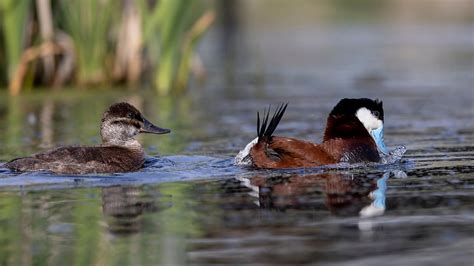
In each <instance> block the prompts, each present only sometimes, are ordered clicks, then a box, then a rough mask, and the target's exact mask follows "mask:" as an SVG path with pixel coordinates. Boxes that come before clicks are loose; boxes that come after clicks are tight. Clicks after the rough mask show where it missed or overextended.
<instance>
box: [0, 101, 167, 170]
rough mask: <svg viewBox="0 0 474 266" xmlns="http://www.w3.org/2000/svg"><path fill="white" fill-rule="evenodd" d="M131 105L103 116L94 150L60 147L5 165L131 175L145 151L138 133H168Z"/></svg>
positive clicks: (122, 105) (116, 106)
mask: <svg viewBox="0 0 474 266" xmlns="http://www.w3.org/2000/svg"><path fill="white" fill-rule="evenodd" d="M169 132H170V130H169V129H164V128H159V127H157V126H155V125H153V124H152V123H150V122H149V121H148V120H146V119H145V118H144V117H143V116H142V114H141V113H140V112H139V111H138V110H137V109H136V108H135V107H133V106H132V105H130V104H128V103H116V104H113V105H112V106H110V107H109V109H108V110H107V111H105V113H104V115H103V117H102V124H101V127H100V135H101V136H102V144H101V145H99V146H94V147H74V146H69V147H60V148H57V149H53V150H50V151H46V152H43V153H38V154H35V155H33V156H31V157H23V158H17V159H14V160H12V161H10V162H8V163H6V164H5V165H4V167H7V168H10V169H12V170H15V171H42V170H45V171H51V172H54V173H60V174H86V173H116V172H130V171H136V170H138V169H140V168H142V166H143V164H144V162H145V151H144V150H143V148H142V146H141V145H140V143H138V141H137V140H135V136H136V135H138V134H139V133H153V134H166V133H169Z"/></svg>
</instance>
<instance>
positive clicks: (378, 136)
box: [370, 126, 388, 155]
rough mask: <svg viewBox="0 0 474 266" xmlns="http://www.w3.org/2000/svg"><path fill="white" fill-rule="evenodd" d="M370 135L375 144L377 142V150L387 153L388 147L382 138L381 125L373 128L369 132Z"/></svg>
mask: <svg viewBox="0 0 474 266" xmlns="http://www.w3.org/2000/svg"><path fill="white" fill-rule="evenodd" d="M370 135H371V136H372V138H373V139H374V141H375V144H377V149H378V150H379V152H381V153H383V154H385V155H388V149H387V146H385V143H384V140H383V126H381V127H379V128H377V129H374V130H372V131H371V132H370Z"/></svg>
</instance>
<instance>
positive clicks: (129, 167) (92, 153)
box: [4, 146, 145, 174]
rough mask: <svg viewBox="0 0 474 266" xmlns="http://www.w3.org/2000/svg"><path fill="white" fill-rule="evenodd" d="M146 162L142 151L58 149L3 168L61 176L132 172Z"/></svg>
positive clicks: (100, 147) (101, 148)
mask: <svg viewBox="0 0 474 266" xmlns="http://www.w3.org/2000/svg"><path fill="white" fill-rule="evenodd" d="M144 162H145V154H144V152H143V150H142V149H134V148H127V147H121V146H97V147H73V146H68V147H61V148H57V149H54V150H50V151H47V152H44V153H39V154H36V155H33V156H31V157H23V158H17V159H14V160H12V161H10V162H8V163H6V164H5V165H4V167H7V168H10V169H12V170H16V171H51V172H54V173H61V174H86V173H114V172H129V171H135V170H138V169H140V168H141V167H142V165H143V163H144Z"/></svg>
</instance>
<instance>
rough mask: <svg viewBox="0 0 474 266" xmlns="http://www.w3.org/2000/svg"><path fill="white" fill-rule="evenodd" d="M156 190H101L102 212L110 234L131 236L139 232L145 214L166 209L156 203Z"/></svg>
mask: <svg viewBox="0 0 474 266" xmlns="http://www.w3.org/2000/svg"><path fill="white" fill-rule="evenodd" d="M154 194H156V190H155V191H153V192H150V191H147V190H145V189H144V188H143V187H134V186H113V187H106V188H102V211H103V214H104V216H105V219H106V223H107V226H108V230H109V232H110V233H112V234H122V235H123V234H133V233H137V232H139V231H141V229H142V227H143V224H144V221H143V219H144V218H143V215H144V214H145V213H154V212H158V211H161V210H163V209H166V208H167V207H166V206H162V204H161V205H159V204H158V203H157V202H158V200H157V197H156V195H154Z"/></svg>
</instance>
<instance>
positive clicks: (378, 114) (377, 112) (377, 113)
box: [372, 111, 380, 117]
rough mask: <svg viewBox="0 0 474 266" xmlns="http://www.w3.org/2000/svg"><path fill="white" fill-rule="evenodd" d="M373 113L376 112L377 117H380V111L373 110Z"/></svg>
mask: <svg viewBox="0 0 474 266" xmlns="http://www.w3.org/2000/svg"><path fill="white" fill-rule="evenodd" d="M372 114H374V116H375V117H380V113H379V111H373V112H372Z"/></svg>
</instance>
